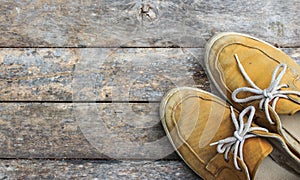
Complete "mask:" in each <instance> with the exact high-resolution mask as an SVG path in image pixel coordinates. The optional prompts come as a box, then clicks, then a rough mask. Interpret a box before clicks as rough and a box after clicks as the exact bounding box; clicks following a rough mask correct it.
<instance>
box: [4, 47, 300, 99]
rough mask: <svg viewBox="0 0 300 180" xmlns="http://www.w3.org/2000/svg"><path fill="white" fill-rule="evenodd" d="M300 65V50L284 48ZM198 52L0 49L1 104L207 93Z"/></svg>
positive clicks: (150, 97)
mask: <svg viewBox="0 0 300 180" xmlns="http://www.w3.org/2000/svg"><path fill="white" fill-rule="evenodd" d="M283 51H285V52H286V53H287V54H289V55H290V56H291V57H292V58H293V59H295V60H296V61H297V62H298V63H299V62H300V48H284V49H283ZM202 61H203V49H202V48H116V49H114V48H83V49H74V48H73V49H72V48H38V49H34V48H29V49H23V48H15V49H9V48H8V49H1V50H0V78H1V81H0V100H1V101H117V102H118V101H160V99H161V97H162V96H163V94H164V93H165V92H166V91H168V90H169V89H171V88H174V87H176V86H194V87H198V88H201V89H204V90H207V91H210V90H211V84H210V82H209V80H208V78H207V76H206V73H205V70H204V68H203V63H202Z"/></svg>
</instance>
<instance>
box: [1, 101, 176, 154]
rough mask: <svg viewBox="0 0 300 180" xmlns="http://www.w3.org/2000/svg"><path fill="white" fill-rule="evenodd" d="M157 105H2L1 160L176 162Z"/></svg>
mask: <svg viewBox="0 0 300 180" xmlns="http://www.w3.org/2000/svg"><path fill="white" fill-rule="evenodd" d="M158 106H159V104H158V103H150V104H149V103H130V104H128V103H74V104H73V103H1V104H0V110H1V115H0V139H1V140H0V143H1V145H0V158H46V159H47V158H50V159H61V158H66V159H78V158H79V159H80V158H81V159H151V160H157V159H178V157H177V155H176V154H174V153H173V152H174V149H173V147H172V146H171V144H170V143H169V140H168V139H167V137H166V135H165V133H164V130H163V128H162V126H161V123H160V118H159V108H158Z"/></svg>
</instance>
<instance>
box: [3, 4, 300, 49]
mask: <svg viewBox="0 0 300 180" xmlns="http://www.w3.org/2000/svg"><path fill="white" fill-rule="evenodd" d="M299 29H300V2H299V1H298V0H264V1H261V0H254V1H248V0H242V1H234V0H227V1H223V0H216V1H204V0H200V1H199V0H191V1H184V0H165V1H161V0H125V1H124V0H118V1H113V0H101V1H98V0H87V1H82V0H74V1H72V2H66V1H60V0H48V1H44V0H43V1H40V0H33V1H32V0H26V1H7V0H1V1H0V32H1V36H0V46H1V47H120V46H122V47H204V45H205V43H206V40H207V39H208V38H210V37H211V35H212V34H213V33H215V32H221V31H237V32H245V33H249V34H251V35H254V36H257V37H259V38H263V39H266V40H268V41H270V42H271V43H273V44H275V43H276V44H278V45H280V46H289V47H291V46H293V47H295V46H298V47H299V46H300V31H299Z"/></svg>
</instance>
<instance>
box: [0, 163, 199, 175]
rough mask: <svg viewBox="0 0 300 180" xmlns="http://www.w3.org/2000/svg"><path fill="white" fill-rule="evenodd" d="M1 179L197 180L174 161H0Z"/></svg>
mask: <svg viewBox="0 0 300 180" xmlns="http://www.w3.org/2000/svg"><path fill="white" fill-rule="evenodd" d="M0 178H1V179H94V180H98V179H157V180H159V179H188V180H192V179H199V178H198V177H197V176H196V175H195V174H194V173H193V172H192V171H191V170H190V169H189V168H188V167H186V165H184V163H182V162H178V161H82V160H78V161H74V160H73V161H53V160H0Z"/></svg>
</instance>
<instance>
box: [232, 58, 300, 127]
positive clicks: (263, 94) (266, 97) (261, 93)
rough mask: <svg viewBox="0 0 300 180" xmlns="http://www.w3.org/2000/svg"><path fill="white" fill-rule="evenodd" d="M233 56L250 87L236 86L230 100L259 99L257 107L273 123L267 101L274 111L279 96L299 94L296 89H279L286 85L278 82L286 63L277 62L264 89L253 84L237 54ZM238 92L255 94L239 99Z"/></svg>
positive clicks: (244, 101)
mask: <svg viewBox="0 0 300 180" xmlns="http://www.w3.org/2000/svg"><path fill="white" fill-rule="evenodd" d="M234 57H235V59H236V62H237V64H238V67H239V69H240V71H241V73H242V75H243V76H244V78H245V79H246V81H247V82H248V83H249V84H250V86H251V87H241V88H237V89H236V90H234V91H233V92H232V100H233V101H235V102H237V103H246V102H250V101H254V100H260V102H259V108H260V109H261V110H264V111H265V114H266V117H267V120H268V121H269V122H270V123H271V124H274V122H273V121H272V119H271V117H270V113H269V109H268V105H269V103H270V102H271V101H273V102H272V105H271V108H272V109H273V110H274V111H275V106H276V103H277V101H278V99H279V98H285V99H289V97H288V96H287V94H294V95H298V96H300V92H298V91H287V90H281V88H287V87H288V85H287V84H279V83H280V81H281V79H282V77H283V76H284V74H285V71H286V69H287V65H286V64H284V63H281V64H279V65H278V66H277V67H276V68H275V70H274V71H273V74H272V80H271V82H270V86H269V87H268V88H266V89H260V88H259V87H257V86H256V85H255V84H254V82H253V81H252V80H251V79H250V77H249V76H248V74H247V73H246V71H245V69H244V68H243V66H242V64H241V62H240V60H239V58H238V56H237V54H235V55H234ZM280 69H282V70H281V71H280V72H279V70H280ZM278 72H279V73H278ZM240 92H250V93H253V94H255V95H253V96H249V97H246V98H242V99H239V98H237V94H238V93H240Z"/></svg>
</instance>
